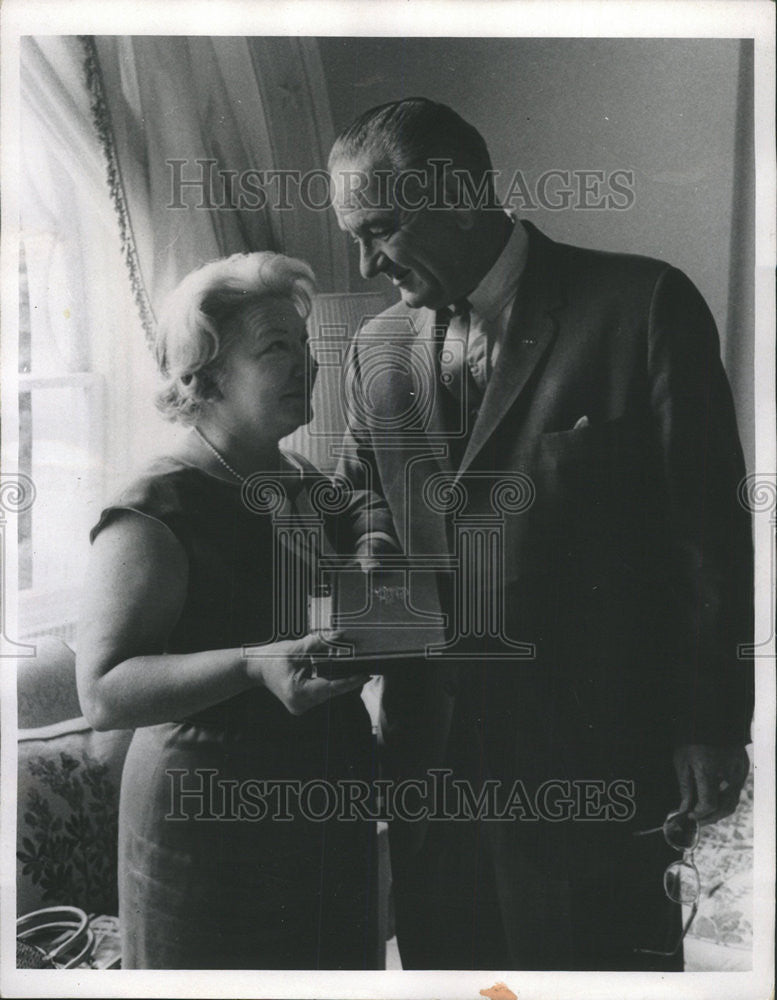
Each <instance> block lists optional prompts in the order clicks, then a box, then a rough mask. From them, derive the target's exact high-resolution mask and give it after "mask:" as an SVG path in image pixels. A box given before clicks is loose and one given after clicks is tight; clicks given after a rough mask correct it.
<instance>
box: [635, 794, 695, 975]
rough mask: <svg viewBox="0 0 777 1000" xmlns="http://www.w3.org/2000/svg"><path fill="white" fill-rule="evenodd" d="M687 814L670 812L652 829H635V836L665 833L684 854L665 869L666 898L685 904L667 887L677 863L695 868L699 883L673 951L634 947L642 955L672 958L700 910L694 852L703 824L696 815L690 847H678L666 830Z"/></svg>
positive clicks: (676, 849)
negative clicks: (679, 859) (668, 824)
mask: <svg viewBox="0 0 777 1000" xmlns="http://www.w3.org/2000/svg"><path fill="white" fill-rule="evenodd" d="M687 815H688V814H687V813H681V812H675V813H669V815H668V816H667V817H666V819H665V820H664V822H663V823H662V824H661V826H656V827H653V828H652V829H650V830H635V831H634V833H633V836H634V837H644V836H647V835H648V834H651V833H663V835H664V840H665V841H666V842H667V844H668V845H669V846H670V847H671V848H673V849H674V850H675V851H679V852H680V853H681V855H682V861H680V862H678V861H672V862H671V863H670V864H668V865H667V866H666V869H665V870H664V877H663V883H664V895H665V896H666V898H667V899H668V900H669V901H670V902H672V903H678V904H679V905H680V906H683V905H684V904H683V902H682V900H678V899H673V898H672V897H671V896H670V895H669V891H668V889H667V888H666V876H667V874H668V872H669V871H670V870H671V869H672V868H673V867H674V866H675V865H677V864H687V865H689V867H690V868H691V869H692V870H693V872H694V873H695V875H696V883H697V885H698V889H697V891H696V896H695V898H694V900H693V902H692V903H691V913H690V916H689V917H688V919H687V920H686V921H685V924H684V925H683V929H682V932H681V933H680V937H679V939H678V941H677V944H676V945H675V946H674V948H672V950H671V951H663V950H661V949H658V948H634V949H633V950H634V952H635V953H637V954H640V955H658V956H661V957H662V958H671V957H672V956H673V955H676V954H677V953H678V952H679V951H680V948H682V945H683V941H684V940H685V936H686V935H687V933H688V931H689V930H690V927H691V924H692V923H693V921H694V919H695V917H696V914H697V913H698V912H699V898H700V896H701V877H700V875H699V869H698V868H697V867H696V862H695V861H694V858H693V854H694V851H695V850H696V848H697V847H698V846H699V839H700V837H701V824H700V823H699V821H698V820H697V819H696V818H695V817H693V822H694V824H695V826H696V833H695V836H694V838H693V844H692V845H691V846H690V847H678V845H677V844H674V843H672V841H671V840H670V838H669V836H668V835H667V832H666V826H667V823H669V822H670V821H671V820H673V819H675V818H676V817H677V816H687Z"/></svg>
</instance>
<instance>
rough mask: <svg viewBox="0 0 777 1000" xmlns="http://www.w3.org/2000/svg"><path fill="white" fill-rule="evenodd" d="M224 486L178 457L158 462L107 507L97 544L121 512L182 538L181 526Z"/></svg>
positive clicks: (96, 531) (94, 532) (93, 534)
mask: <svg viewBox="0 0 777 1000" xmlns="http://www.w3.org/2000/svg"><path fill="white" fill-rule="evenodd" d="M222 487H226V488H227V489H229V487H230V484H229V483H223V482H222V481H221V480H217V479H216V478H215V477H214V476H211V475H209V474H208V473H206V472H204V471H203V470H202V469H199V468H197V467H196V466H193V465H189V464H187V463H186V462H184V461H183V460H181V459H180V458H178V457H176V456H174V455H164V456H160V457H159V458H156V459H154V460H153V461H152V462H151V463H149V465H148V466H146V468H145V469H143V470H142V471H141V472H139V473H138V474H137V475H136V476H135V477H134V478H133V479H132V480H131V481H130V482H129V483H128V484H127V485H125V486H124V487H123V488H122V489H120V490H119V492H118V493H117V494H116V496H114V498H113V499H112V500H111V501H110V502H109V503H108V504H107V506H106V507H105V508H104V509H103V511H102V512H101V515H100V519H99V521H98V522H97V524H96V525H95V526H94V528H92V530H91V532H90V536H89V537H90V540H91V541H94V539H95V537H96V536H97V535H98V534H99V532H100V531H101V530H102V529H103V528H104V527H105V526H106V525H107V524H108V522H109V521H111V520H112V519H113V518H114V517H115V516H116V514H117V513H118V512H120V511H135V512H136V513H138V514H143V515H145V516H146V517H150V518H153V519H154V520H157V521H161V522H162V523H163V524H165V525H166V526H167V527H169V528H171V529H172V530H173V532H174V533H175V534H177V535H178V534H180V530H179V529H180V526H181V524H182V522H184V521H185V520H186V517H187V515H188V514H190V513H192V512H194V511H197V510H201V509H202V507H203V504H205V503H207V498H208V496H209V495H210V494H211V493H213V492H214V491H218V492H221V489H222Z"/></svg>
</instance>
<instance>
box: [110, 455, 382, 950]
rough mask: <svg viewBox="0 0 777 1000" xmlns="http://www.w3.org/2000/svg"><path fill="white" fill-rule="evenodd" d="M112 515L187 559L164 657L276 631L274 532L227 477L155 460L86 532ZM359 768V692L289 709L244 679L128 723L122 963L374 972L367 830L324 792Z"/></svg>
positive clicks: (362, 732) (364, 734)
mask: <svg viewBox="0 0 777 1000" xmlns="http://www.w3.org/2000/svg"><path fill="white" fill-rule="evenodd" d="M122 510H133V511H137V512H139V513H140V514H143V515H145V516H147V517H151V518H154V519H155V520H157V521H160V522H162V523H163V524H165V525H166V526H167V527H168V528H169V529H170V531H171V532H172V533H173V534H174V535H175V537H176V538H177V539H178V541H179V542H180V543H181V545H182V546H183V548H184V550H185V552H186V555H187V557H188V562H189V567H188V571H189V575H188V590H187V595H186V602H185V606H184V608H183V610H182V612H181V615H180V618H179V620H178V622H177V624H176V626H175V628H174V629H173V631H172V634H171V636H170V639H169V643H168V647H167V650H166V651H167V652H169V653H190V652H200V651H203V650H208V649H222V648H232V647H240V646H242V645H243V644H246V643H254V642H256V643H262V642H267V641H269V640H270V639H271V638H272V609H273V599H274V596H275V594H274V579H273V576H274V574H273V570H272V567H273V544H274V543H273V526H272V522H271V519H270V515H268V514H257V513H254V512H253V511H251V510H249V509H248V508H247V507H246V506H245V505H244V504H243V503H242V501H241V489H240V486H239V485H232V484H231V483H228V482H225V481H222V480H221V479H218V478H216V477H214V476H212V475H210V474H208V473H206V472H204V471H203V470H200V469H198V468H195V467H193V466H188V465H185V464H183V463H181V462H179V461H178V460H176V459H161V460H159V461H157V462H156V463H154V465H153V466H152V467H151V468H150V469H149V470H148V472H147V474H145V475H144V476H142V477H141V478H139V479H138V480H136V481H135V482H134V483H133V484H132V486H130V487H129V488H128V489H127V490H125V491H124V493H123V494H122V495H121V496H120V497H119V498H118V499H117V500H116V501H115V502H114V503H113V504H112V505H111V506H110V507H108V508H106V510H105V511H103V513H102V516H101V518H100V521H99V522H98V524H97V525H96V527H95V528H94V529H93V532H92V537H93V538H94V536H95V535H96V534H97V533H98V532H99V531H101V530H102V529H103V528H104V527H105V526H106V525H107V524H109V523H110V522H111V520H112V519H113V518H115V517H117V516H121V515H120V513H119V512H120V511H122ZM302 597H303V599H304V595H302ZM373 767H374V751H373V741H372V734H371V726H370V720H369V716H368V714H367V712H366V709H365V708H364V705H363V703H362V701H361V698H360V695H359V692H358V691H355V692H352V693H350V694H346V695H343V696H341V697H338V698H334V699H332V700H331V701H329V702H327V703H325V704H323V705H321V706H319V707H317V708H314V709H312V710H310V711H309V712H306V713H304V714H302V715H300V716H293V715H291V714H290V713H289V712H288V711H287V709H286V708H285V707H284V706H283V705H282V704H281V702H280V701H279V700H278V699H277V698H276V697H275V696H274V695H273V694H271V693H270V692H269V691H268V690H266V689H264V688H256V689H252V690H250V691H247V692H245V693H244V694H240V695H238V696H236V697H234V698H230V699H228V700H226V701H224V702H222V703H220V704H218V705H214V706H212V707H211V708H208V709H206V710H205V711H202V712H198V713H196V714H195V715H192V716H191V717H188V718H181V719H178V720H176V721H171V722H168V723H164V724H162V725H155V726H148V727H145V728H141V729H138V730H137V731H136V732H135V734H134V737H133V740H132V744H131V746H130V749H129V753H128V755H127V760H126V764H125V768H124V774H123V779H122V790H121V806H120V822H119V827H120V833H119V909H120V914H119V915H120V919H121V931H122V949H123V951H122V963H123V967H124V968H155V969H159V968H167V969H181V968H191V969H206V968H216V969H285V968H296V969H306V968H308V969H316V968H320V969H360V968H370V967H371V962H372V960H373V954H374V942H373V941H372V933H373V921H372V918H371V916H370V914H371V913H372V912H373V909H374V890H373V889H372V883H373V879H374V874H375V872H374V868H375V864H374V854H373V851H374V835H373V834H374V831H373V825H374V824H372V823H371V822H369V821H368V820H364V819H361V820H360V819H351V820H343V819H342V818H339V817H338V815H337V810H338V802H337V795H338V794H340V796H342V793H343V789H344V788H345V785H344V784H343V781H345V782H348V781H351V780H357V779H358V780H361V781H363V782H364V784H365V787H366V786H367V784H368V783H369V780H370V777H371V774H372V770H373ZM273 782H276V783H279V784H273ZM310 782H312V784H309V783H310ZM338 782H340V786H339V788H338ZM351 787H354V786H351ZM348 812H350V813H351V814H352V813H353V812H354V810H353V809H351V810H349V811H348ZM330 816H331V818H329V817H330Z"/></svg>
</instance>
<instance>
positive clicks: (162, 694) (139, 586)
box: [76, 511, 366, 729]
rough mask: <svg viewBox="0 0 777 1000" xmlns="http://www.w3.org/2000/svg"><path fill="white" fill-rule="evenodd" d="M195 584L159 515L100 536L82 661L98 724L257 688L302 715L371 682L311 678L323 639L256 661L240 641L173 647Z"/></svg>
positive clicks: (179, 711)
mask: <svg viewBox="0 0 777 1000" xmlns="http://www.w3.org/2000/svg"><path fill="white" fill-rule="evenodd" d="M187 581H188V565H187V558H186V554H185V552H184V550H183V547H182V546H181V544H180V542H179V541H178V540H177V539H176V538H175V536H174V535H173V534H172V533H171V532H170V531H169V530H168V529H167V528H166V527H165V525H163V524H162V523H161V522H159V521H156V520H154V519H152V518H148V517H145V516H143V515H141V514H137V513H135V512H131V511H127V512H124V513H122V514H121V515H120V516H118V517H116V518H115V519H114V520H113V521H112V522H111V524H109V525H108V526H107V527H106V528H104V529H103V530H102V531H101V532H100V534H99V535H98V536H97V538H96V539H95V542H94V545H93V547H92V557H91V560H90V565H89V569H88V572H87V583H86V587H85V595H84V607H83V613H82V617H81V627H80V629H79V636H78V653H77V657H76V670H77V679H78V694H79V698H80V700H81V708H82V710H83V713H84V716H85V717H86V719H87V721H88V722H89V724H90V725H91V726H93V727H94V728H95V729H131V728H136V727H138V726H150V725H154V724H155V723H159V722H169V721H171V720H173V719H180V718H184V717H186V716H188V715H192V714H194V713H196V712H199V711H202V710H203V709H205V708H208V707H209V706H211V705H215V704H217V703H218V702H221V701H224V700H225V699H227V698H230V697H232V696H234V695H237V694H240V693H241V692H242V691H246V690H248V689H249V688H251V687H255V686H257V685H263V686H266V687H268V688H269V689H270V690H271V691H272V692H273V694H274V695H275V696H276V697H278V698H279V700H280V701H281V702H282V703H283V704H284V705H285V706H286V708H287V709H288V711H289V712H291V713H292V714H299V713H300V712H303V711H306V710H307V709H308V708H312V707H313V706H314V705H316V704H319V703H320V702H322V701H324V700H325V699H327V698H329V697H332V696H334V695H337V694H342V693H344V692H345V691H350V690H352V689H354V688H356V687H359V686H360V685H361V684H363V683H364V681H365V679H366V678H364V677H352V678H344V679H343V680H339V681H325V680H323V679H320V678H316V679H314V678H310V677H309V676H308V675H307V672H306V668H307V662H308V661H307V655H308V654H309V653H312V652H315V651H316V650H321V649H323V648H324V647H325V645H326V644H325V642H324V641H323V640H322V639H321V638H320V637H318V636H307V637H305V638H304V639H301V640H299V641H288V642H279V643H274V644H272V645H268V646H266V647H263V648H262V649H263V651H264V652H263V655H257V653H258V652H259V653H261V652H262V651H261V650H260V651H257V648H256V647H254V649H253V651H252V655H251V656H248V657H247V656H245V655H244V651H243V649H242V647H237V648H235V649H217V650H207V651H204V652H201V653H182V654H170V653H165V652H164V650H165V648H166V644H167V640H168V637H169V635H170V632H171V631H172V629H173V627H174V626H175V623H176V622H177V620H178V617H179V615H180V613H181V610H182V608H183V605H184V601H185V597H186V587H187Z"/></svg>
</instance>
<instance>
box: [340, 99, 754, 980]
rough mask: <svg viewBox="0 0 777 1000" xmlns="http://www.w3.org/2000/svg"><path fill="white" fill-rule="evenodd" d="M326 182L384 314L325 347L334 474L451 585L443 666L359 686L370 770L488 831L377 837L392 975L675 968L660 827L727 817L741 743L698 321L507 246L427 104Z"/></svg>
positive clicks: (467, 138)
mask: <svg viewBox="0 0 777 1000" xmlns="http://www.w3.org/2000/svg"><path fill="white" fill-rule="evenodd" d="M329 168H330V172H331V174H332V180H333V191H334V208H335V211H336V214H337V219H338V223H339V225H340V228H341V229H342V230H343V231H344V232H346V233H347V234H348V235H350V236H351V237H352V238H353V239H354V240H355V241H356V242H357V243H358V246H359V250H360V267H361V272H362V274H363V276H364V277H366V278H377V277H379V276H385V277H386V278H388V279H389V280H390V281H391V282H392V284H393V285H394V286H395V287H396V288H398V289H399V292H400V295H401V301H400V302H399V303H397V304H396V305H395V306H393V307H392V308H390V309H389V310H387V311H386V312H384V313H383V314H382V315H380V316H378V317H377V318H374V319H372V320H371V321H370V322H369V323H368V324H366V326H364V327H363V328H362V329H361V330H360V331H359V333H358V334H357V336H356V338H355V340H354V343H353V344H352V348H351V353H350V355H349V358H348V362H347V368H346V400H347V404H348V415H349V431H348V435H347V437H346V441H345V443H344V449H343V451H344V456H343V459H342V462H341V471H342V472H343V473H344V474H345V475H347V476H348V477H349V478H350V479H351V480H352V481H353V482H354V483H355V484H356V485H357V486H358V487H359V488H374V489H376V490H378V491H379V492H380V493H381V494H382V495H383V496H385V498H386V500H387V501H388V504H389V507H390V509H391V512H392V515H393V518H394V522H395V526H396V529H397V532H398V534H399V537H400V538H401V540H402V543H403V546H404V549H405V552H406V553H407V555H408V556H409V557H410V558H411V559H413V558H418V559H419V560H423V559H427V560H428V559H429V558H434V557H435V556H438V557H445V556H446V555H447V556H448V557H449V558H452V560H453V562H452V565H453V569H452V570H450V571H441V572H440V594H441V602H442V607H443V609H444V610H445V611H446V613H447V615H448V626H449V632H450V633H451V635H450V644H449V646H448V649H447V655H443V656H441V657H440V656H433V655H430V656H429V657H428V658H427V660H426V661H423V660H419V661H417V662H415V663H412V664H411V663H407V664H404V665H403V666H402V668H395V669H394V670H393V671H392V672H391V673H389V674H388V675H387V677H386V680H385V691H384V699H383V706H382V719H381V728H382V735H383V741H384V744H385V751H386V767H387V772H388V774H389V775H391V776H393V777H394V778H395V779H396V780H401V779H405V778H409V777H412V778H416V779H417V778H419V777H423V776H428V775H429V773H430V772H432V774H435V773H436V774H437V776H438V777H439V776H440V775H441V774H442V771H440V770H437V771H436V772H435V769H441V768H442V769H445V770H446V774H447V776H448V777H454V778H456V779H457V780H461V781H462V782H466V783H467V787H469V788H470V789H471V792H472V795H473V796H474V797H475V798H477V796H478V795H480V794H481V793H483V792H484V790H485V789H487V788H488V786H489V785H490V786H491V787H493V788H496V789H497V792H496V800H495V801H496V807H497V810H496V815H495V814H494V810H493V809H492V810H491V813H492V814H490V815H483V814H481V815H480V816H479V817H478V816H477V815H474V816H473V815H472V811H471V810H470V813H467V814H466V815H468V816H470V817H471V818H469V819H467V818H459V819H456V818H448V819H443V818H442V815H434V810H432V813H433V814H432V815H431V816H427V819H426V821H424V822H415V823H413V822H409V821H404V822H403V821H400V820H399V819H397V820H394V821H393V822H392V825H391V827H390V838H391V850H392V867H393V877H394V891H395V903H396V915H397V934H398V938H399V944H400V951H401V955H402V959H403V964H404V965H405V967H408V968H516V969H517V968H535V969H585V968H587V969H597V968H598V969H662V970H673V969H681V968H682V947H681V945H680V940H681V935H682V922H681V908H680V906H678V905H677V903H675V902H672V901H671V900H670V899H669V898H668V896H667V893H666V892H665V886H664V882H663V876H664V870H665V869H666V868H667V866H668V865H669V864H670V863H671V862H672V861H677V860H679V859H680V857H681V855H680V854H679V853H678V851H677V849H676V847H677V845H676V843H675V845H674V846H670V844H669V843H667V841H666V839H665V837H664V836H662V831H661V827H662V821H663V819H664V817H665V816H666V815H667V813H668V812H670V811H671V810H673V809H679V810H680V811H681V812H682V813H689V812H690V813H691V814H692V816H695V817H698V818H699V819H701V820H702V821H706V822H712V821H714V820H715V819H718V818H720V817H721V816H724V815H727V814H729V813H731V812H732V811H733V809H734V808H735V807H736V803H737V800H738V797H739V793H740V791H741V788H742V784H743V782H744V780H745V777H746V773H747V755H746V752H745V750H744V746H745V744H746V743H747V742H748V740H749V736H748V725H749V716H750V699H751V691H750V685H751V677H750V673H749V670H748V667H747V665H746V664H745V663H743V662H742V661H741V660H740V659H739V658H738V656H737V650H738V644H740V643H744V642H747V639H748V636H749V635H750V631H751V619H752V604H751V585H752V551H751V539H750V526H749V519H748V516H747V514H746V512H745V510H744V509H743V508H742V507H741V506H740V505H739V503H738V501H737V487H738V484H739V482H740V481H741V479H742V477H743V475H744V465H743V458H742V452H741V448H740V445H739V440H738V436H737V430H736V422H735V417H734V411H733V405H732V400H731V394H730V391H729V387H728V384H727V381H726V377H725V374H724V372H723V369H722V366H721V364H720V359H719V351H718V339H717V333H716V330H715V325H714V322H713V319H712V317H711V315H710V313H709V310H708V309H707V307H706V305H705V303H704V301H703V300H702V298H701V296H700V295H699V293H698V291H697V290H696V289H695V288H694V286H693V285H692V284H691V282H690V281H689V280H688V278H686V277H685V276H684V275H683V274H682V273H681V272H680V271H678V270H676V269H675V268H673V267H671V266H669V265H667V264H664V263H662V262H660V261H656V260H650V259H647V258H641V257H636V256H627V255H620V254H610V253H600V252H595V251H591V250H585V249H581V248H577V247H573V246H566V245H562V244H558V243H555V242H553V241H551V240H550V239H548V238H547V237H545V236H544V235H543V234H542V233H541V232H539V231H538V230H537V229H536V228H535V227H534V226H532V225H530V224H528V223H521V222H517V221H515V220H514V219H513V218H511V217H510V216H509V215H508V214H506V213H505V212H504V211H503V210H501V209H500V208H499V206H498V204H497V202H496V198H495V193H494V186H493V178H492V172H491V162H490V159H489V155H488V151H487V149H486V146H485V143H484V141H483V139H482V137H481V136H480V135H479V133H478V132H477V131H476V130H475V129H474V128H473V127H472V126H471V125H469V124H467V123H466V122H464V121H463V120H462V119H461V118H460V117H459V116H458V115H457V114H456V113H455V112H453V111H452V110H451V109H450V108H447V107H445V106H444V105H440V104H436V103H434V102H431V101H428V100H425V99H421V98H413V99H408V100H404V101H398V102H393V103H391V104H387V105H383V106H381V107H378V108H374V109H371V110H370V111H367V112H366V113H365V114H363V115H362V116H361V117H360V118H359V119H357V120H356V121H355V122H354V123H353V124H352V125H350V126H349V127H348V128H347V129H345V130H344V132H343V133H341V135H340V136H339V137H338V139H337V140H336V142H335V145H334V147H333V150H332V153H331V156H330V161H329ZM464 181H466V182H464ZM500 489H501V490H502V491H503V492H502V493H499V490H500ZM504 490H507V493H505V492H504ZM511 490H512V497H513V501H515V496H516V493H517V494H520V495H521V497H522V499H519V502H517V503H516V502H512V504H511V502H510V501H509V494H510V491H511ZM505 497H507V499H505ZM483 525H486V528H484V527H483ZM488 525H490V526H491V527H490V528H488ZM487 529H488V530H487ZM489 531H490V532H491V534H490V535H489V533H488V532H489ZM488 538H490V539H491V541H490V542H489V541H488V540H487V539H488ZM484 539H485V541H483V540H484ZM494 540H495V541H494ZM481 542H482V545H481ZM492 543H493V544H492ZM478 545H480V546H481V547H480V549H478ZM494 546H495V547H494ZM476 549H478V551H479V552H480V554H479V555H473V552H474V551H475V550H476ZM440 565H442V563H440ZM479 615H480V617H478V616H479ZM484 622H486V624H485V625H484V624H483V623H484ZM448 772H449V773H448ZM678 786H679V787H678ZM624 801H625V802H626V804H625V806H624ZM499 810H502V811H501V812H500V811H499ZM475 812H477V810H475ZM465 813H466V810H465ZM462 815H464V814H462ZM649 830H652V831H654V832H653V833H647V832H645V831H649ZM668 832H669V833H670V834H671V833H672V829H671V828H668ZM670 839H676V838H674V837H673V836H670ZM685 871H686V873H688V872H689V871H690V872H691V877H692V869H691V868H690V866H688V868H687V869H685ZM670 881H671V880H670ZM667 886H668V888H669V889H670V890H671V889H672V885H669V884H668V883H667Z"/></svg>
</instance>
